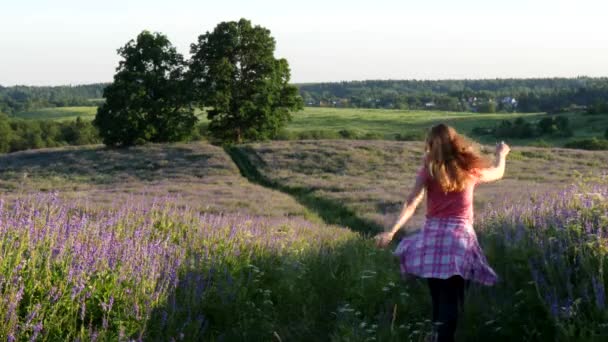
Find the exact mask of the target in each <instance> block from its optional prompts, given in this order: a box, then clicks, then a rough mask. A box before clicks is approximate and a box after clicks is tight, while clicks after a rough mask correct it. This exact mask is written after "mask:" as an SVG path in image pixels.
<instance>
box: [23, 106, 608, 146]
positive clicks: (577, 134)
mask: <svg viewBox="0 0 608 342" xmlns="http://www.w3.org/2000/svg"><path fill="white" fill-rule="evenodd" d="M95 113H96V107H62V108H44V109H38V110H32V111H28V112H21V113H17V114H15V117H18V118H23V119H51V120H71V119H74V118H76V117H78V116H80V117H81V118H84V119H93V118H94V117H95ZM196 115H197V116H198V118H199V119H200V120H201V121H202V122H206V121H207V119H206V117H205V111H204V110H197V112H196ZM547 115H548V114H545V113H532V114H528V113H525V114H524V113H495V114H481V113H466V112H441V111H409V110H388V109H355V108H317V107H306V108H304V110H303V111H301V112H297V113H295V114H294V115H293V120H292V121H291V122H290V123H289V124H288V126H287V128H286V129H285V130H284V132H282V134H281V135H280V139H286V140H296V139H340V138H355V139H372V140H422V139H423V137H424V132H425V131H426V129H428V128H429V127H430V126H432V125H433V124H435V123H437V122H445V123H447V124H449V125H452V126H454V127H455V128H456V129H457V130H458V131H460V132H462V133H464V134H467V135H471V131H472V129H473V128H475V127H482V128H490V127H494V126H496V125H497V124H498V123H500V122H501V121H502V120H510V121H513V120H515V119H517V118H523V119H524V120H526V121H527V122H530V123H536V122H538V121H539V120H540V119H542V118H543V117H546V116H547ZM557 116H564V117H567V118H568V121H569V122H570V127H571V128H572V130H573V132H574V135H573V136H572V137H570V138H560V137H540V138H532V139H508V140H509V142H510V143H511V144H515V145H520V146H526V145H537V146H563V145H564V144H565V143H566V142H568V141H569V140H573V139H580V138H591V137H601V136H603V135H604V132H605V131H606V129H607V128H608V116H606V115H584V114H581V113H565V114H559V115H557ZM473 138H475V139H476V140H479V141H480V142H482V143H487V144H492V143H494V142H495V141H496V139H495V138H493V137H490V136H481V137H476V136H473Z"/></svg>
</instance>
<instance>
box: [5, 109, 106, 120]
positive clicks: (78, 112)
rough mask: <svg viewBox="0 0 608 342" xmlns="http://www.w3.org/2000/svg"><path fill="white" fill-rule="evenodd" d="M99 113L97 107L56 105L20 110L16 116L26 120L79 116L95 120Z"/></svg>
mask: <svg viewBox="0 0 608 342" xmlns="http://www.w3.org/2000/svg"><path fill="white" fill-rule="evenodd" d="M96 113H97V107H93V106H91V107H56V108H42V109H35V110H31V111H27V112H19V113H16V114H15V115H14V117H16V118H21V119H26V120H43V119H44V120H57V121H66V120H74V119H76V118H77V117H79V116H80V117H81V118H82V119H88V120H93V118H95V114H96Z"/></svg>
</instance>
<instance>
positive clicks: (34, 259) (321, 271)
mask: <svg viewBox="0 0 608 342" xmlns="http://www.w3.org/2000/svg"><path fill="white" fill-rule="evenodd" d="M606 196H608V187H607V186H606V185H594V186H588V187H586V188H581V187H576V188H572V189H570V190H568V191H565V192H563V193H561V194H560V196H559V197H555V196H552V197H547V198H542V197H540V198H538V200H537V201H536V202H534V203H529V204H525V205H519V204H512V205H510V206H506V207H500V208H495V209H493V210H491V211H488V213H487V214H486V215H484V216H483V217H481V218H479V224H478V232H479V235H480V238H481V240H482V244H483V246H484V247H485V249H486V252H487V253H488V257H489V259H490V262H491V263H492V264H493V265H494V267H495V268H496V270H497V272H498V273H499V274H500V276H501V282H500V283H499V284H498V285H496V286H495V287H494V288H485V287H480V286H477V285H472V286H471V288H470V289H469V296H468V299H467V303H466V304H465V305H466V306H467V310H466V316H465V318H464V320H463V322H462V324H461V328H460V329H459V334H460V336H462V337H463V338H465V339H466V340H468V339H469V338H470V339H473V338H476V339H477V338H480V337H488V338H489V337H493V338H495V339H497V338H498V339H501V338H504V340H512V339H513V338H521V339H522V340H539V339H542V340H544V339H550V340H553V339H558V340H581V341H589V340H602V339H603V338H605V337H606V336H608V324H606V323H608V309H606V299H605V295H606V285H607V283H606V278H605V276H604V274H605V271H606V267H607V266H606V263H605V261H606V255H607V247H606V246H607V245H606V240H605V239H606V229H607V226H608V218H607V217H606V213H607V210H608V206H607V202H606V200H605V198H606ZM171 203H172V201H171V200H170V199H161V200H158V201H152V203H151V204H148V203H146V204H143V205H142V204H141V203H138V202H137V201H130V200H126V201H125V202H124V203H122V204H121V205H120V206H117V209H115V210H101V211H97V212H87V211H86V210H83V209H81V208H78V207H77V206H75V205H74V204H73V203H69V202H65V201H63V200H62V199H60V198H59V197H58V196H56V195H48V194H44V195H43V194H40V195H36V196H29V197H27V198H24V199H22V200H19V201H17V202H15V203H14V204H13V205H11V206H10V207H9V206H7V205H6V204H2V207H1V209H0V224H1V225H0V241H2V242H1V245H0V291H1V293H2V301H1V302H0V322H1V323H2V324H0V336H2V338H3V339H4V338H6V339H7V340H9V341H15V340H27V339H29V340H81V341H84V340H140V339H143V340H146V339H151V340H156V339H160V340H171V339H174V340H193V339H199V338H205V339H209V340H260V341H263V340H302V341H304V340H311V339H320V340H326V339H330V340H345V341H346V340H351V341H352V340H361V341H365V340H403V339H406V340H418V339H423V338H424V336H425V334H427V333H428V331H429V326H430V323H429V322H428V321H427V320H426V317H427V315H428V310H429V304H428V302H427V301H428V299H427V295H426V292H425V290H426V289H425V287H424V285H425V284H424V282H421V281H417V280H407V281H403V280H401V279H400V277H399V275H398V271H397V270H398V267H397V264H396V262H395V260H393V258H392V257H391V255H390V253H389V251H382V250H377V249H375V248H374V247H373V246H372V244H371V242H370V241H369V240H368V239H366V238H364V237H361V236H360V235H358V234H356V233H353V232H351V231H349V230H347V229H344V228H339V227H332V226H319V225H318V224H311V223H309V222H307V221H305V220H303V219H287V218H259V217H250V216H239V215H217V214H204V213H203V214H201V213H198V212H196V211H194V210H191V209H189V208H187V207H181V208H179V207H176V206H174V205H172V204H171Z"/></svg>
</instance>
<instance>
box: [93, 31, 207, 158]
mask: <svg viewBox="0 0 608 342" xmlns="http://www.w3.org/2000/svg"><path fill="white" fill-rule="evenodd" d="M118 54H119V55H120V56H121V57H122V58H123V60H122V61H121V62H120V63H119V66H118V68H117V72H116V74H115V75H114V82H113V83H112V84H110V85H109V86H107V87H106V88H105V90H104V94H103V96H104V98H105V103H103V104H102V105H101V106H100V107H99V109H98V111H97V115H96V117H95V120H94V122H93V123H94V125H95V126H96V127H97V128H98V129H99V134H100V136H101V138H102V140H103V142H104V143H105V144H106V145H110V146H129V145H134V144H140V143H144V142H148V141H150V142H168V141H178V140H181V139H183V138H185V137H186V136H188V135H189V133H190V132H191V131H192V128H193V125H194V123H195V122H196V120H197V119H196V117H195V116H194V110H193V108H192V106H191V105H190V104H189V96H188V94H189V92H188V91H187V87H188V85H187V84H186V80H185V67H184V58H183V56H182V55H180V54H179V53H177V51H176V49H175V48H174V47H173V45H172V44H171V42H170V41H169V39H167V37H166V36H165V35H163V34H161V33H150V32H148V31H143V32H142V33H140V34H139V35H138V36H137V38H136V39H135V40H131V41H129V42H128V43H127V44H126V45H125V46H124V47H122V48H120V49H119V50H118Z"/></svg>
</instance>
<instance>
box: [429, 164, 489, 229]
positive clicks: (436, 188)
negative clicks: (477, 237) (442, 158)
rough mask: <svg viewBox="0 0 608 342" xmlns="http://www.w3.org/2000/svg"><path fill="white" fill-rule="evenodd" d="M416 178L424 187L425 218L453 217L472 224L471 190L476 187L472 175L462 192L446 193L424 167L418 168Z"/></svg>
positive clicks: (475, 181) (476, 178)
mask: <svg viewBox="0 0 608 342" xmlns="http://www.w3.org/2000/svg"><path fill="white" fill-rule="evenodd" d="M418 177H421V178H422V180H423V181H424V184H425V186H426V191H427V197H426V199H427V200H426V217H427V218H446V217H454V218H462V219H466V220H468V221H469V222H473V189H474V188H475V185H477V181H478V177H475V176H473V175H472V177H471V181H470V182H469V184H468V185H467V187H466V188H465V189H464V190H463V191H460V192H447V193H446V192H444V191H443V190H442V189H441V186H440V185H439V182H437V181H436V180H434V179H433V178H432V177H431V175H430V173H429V171H428V168H427V167H426V165H425V166H423V167H422V168H420V170H419V171H418Z"/></svg>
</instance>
